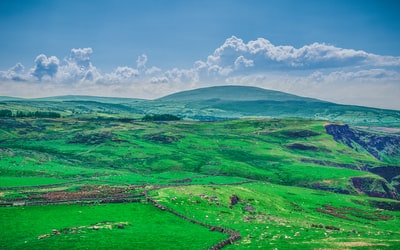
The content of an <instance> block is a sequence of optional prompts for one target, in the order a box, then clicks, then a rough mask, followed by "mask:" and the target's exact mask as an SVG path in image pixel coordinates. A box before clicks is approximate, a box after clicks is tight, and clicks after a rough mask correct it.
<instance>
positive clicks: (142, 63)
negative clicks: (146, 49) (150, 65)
mask: <svg viewBox="0 0 400 250" xmlns="http://www.w3.org/2000/svg"><path fill="white" fill-rule="evenodd" d="M146 64H147V56H146V55H145V54H143V55H140V56H139V57H138V59H137V60H136V66H137V68H138V69H145V68H146Z"/></svg>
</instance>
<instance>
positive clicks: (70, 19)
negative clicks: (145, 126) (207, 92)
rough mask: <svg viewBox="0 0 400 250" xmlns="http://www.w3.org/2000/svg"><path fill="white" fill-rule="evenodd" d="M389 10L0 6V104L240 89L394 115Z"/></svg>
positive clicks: (394, 19) (314, 1)
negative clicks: (1, 100) (8, 99)
mask: <svg viewBox="0 0 400 250" xmlns="http://www.w3.org/2000/svg"><path fill="white" fill-rule="evenodd" d="M398 13H400V2H398V1H396V0H307V1H305V0H202V1H200V0H198V1H194V0H192V1H191V0H185V1H184V0H182V1H181V0H169V1H163V0H146V1H136V0H113V1H111V0H110V1H106V0H71V1H65V0H0V30H1V39H0V96H16V97H44V96H57V95H70V94H74V95H97V96H120V97H134V98H146V99H153V98H157V97H161V96H164V95H166V94H170V93H173V92H177V91H181V90H188V89H194V88H199V87H207V86H215V85H248V86H258V87H262V88H266V89H273V90H279V91H284V92H288V93H292V94H297V95H301V96H307V97H314V98H319V99H323V100H327V101H333V102H337V103H344V104H355V105H363V106H371V107H380V108H389V109H399V110H400V98H399V97H400V42H399V41H400V15H398Z"/></svg>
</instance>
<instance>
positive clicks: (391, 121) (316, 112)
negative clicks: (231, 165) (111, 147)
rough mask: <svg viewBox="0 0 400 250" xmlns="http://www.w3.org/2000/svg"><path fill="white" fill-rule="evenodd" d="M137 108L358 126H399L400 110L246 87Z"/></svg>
mask: <svg viewBox="0 0 400 250" xmlns="http://www.w3.org/2000/svg"><path fill="white" fill-rule="evenodd" d="M136 105H139V106H138V107H140V108H141V109H142V110H144V111H145V112H150V113H171V114H174V115H178V116H181V117H183V118H187V119H192V120H224V119H236V118H241V117H300V118H311V119H323V120H330V121H342V122H345V123H351V124H357V125H373V126H380V125H383V126H400V111H396V110H384V109H376V108H368V107H361V106H351V105H340V104H336V103H331V102H326V101H321V100H317V99H312V98H305V97H300V96H296V95H291V94H287V93H283V92H279V91H272V90H266V89H262V88H256V87H247V86H219V87H209V88H201V89H195V90H189V91H183V92H179V93H175V94H172V95H168V96H166V97H163V98H160V99H157V100H154V101H149V102H144V103H139V104H136Z"/></svg>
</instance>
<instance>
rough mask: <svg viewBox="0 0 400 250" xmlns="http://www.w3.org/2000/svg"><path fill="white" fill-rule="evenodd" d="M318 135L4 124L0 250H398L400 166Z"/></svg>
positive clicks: (168, 126)
mask: <svg viewBox="0 0 400 250" xmlns="http://www.w3.org/2000/svg"><path fill="white" fill-rule="evenodd" d="M92 104H93V105H94V103H92ZM110 108H121V107H119V106H118V105H116V106H115V105H114V106H112V107H111V106H110ZM117 118H118V119H117ZM326 124H327V123H326V121H320V120H310V119H299V118H285V119H272V118H270V119H266V118H264V119H258V118H257V119H256V118H251V119H240V120H230V121H218V122H194V121H176V122H143V121H140V120H132V119H120V117H119V116H117V117H114V118H112V114H110V117H107V118H105V117H100V118H96V117H94V116H93V115H90V114H88V116H87V117H86V116H79V117H73V116H71V117H66V118H59V119H43V118H17V119H14V118H9V119H1V120H0V205H1V206H0V229H1V233H0V248H1V249H27V248H29V249H99V248H100V249H110V248H116V249H209V248H211V247H212V246H213V245H215V244H217V243H218V242H221V241H223V240H224V239H227V238H228V236H229V235H228V234H226V233H221V232H218V231H217V230H210V228H209V227H207V226H204V225H211V226H216V227H221V228H226V229H231V230H235V231H237V232H238V233H239V234H240V235H241V237H242V238H241V239H240V240H238V241H235V242H233V244H232V245H228V246H226V248H227V249H244V248H246V249H258V248H260V249H274V248H278V249H295V248H297V249H298V248H301V249H326V248H328V249H332V248H334V249H349V248H360V249H398V248H400V241H399V240H398V239H399V238H400V235H399V234H400V227H399V219H398V218H399V216H400V203H399V202H398V201H397V200H396V199H395V198H396V197H395V196H394V194H397V193H396V192H397V191H396V178H395V177H396V176H395V173H396V166H393V164H392V163H396V162H400V161H399V158H398V155H396V154H394V153H393V154H391V155H390V154H388V155H386V156H385V157H386V158H383V159H381V160H379V159H377V158H376V157H374V156H373V155H371V154H370V153H369V152H367V151H366V150H362V148H360V147H358V148H357V147H354V148H351V147H349V146H346V145H345V144H343V143H340V142H338V141H335V140H334V139H333V138H332V136H331V135H329V134H327V132H326V130H325V125H326ZM379 133H382V134H384V133H383V132H379ZM377 167H380V168H384V167H390V169H391V171H393V173H394V175H393V176H392V177H393V178H392V179H393V180H391V179H389V178H387V176H385V178H386V179H385V178H384V177H382V176H378V175H376V174H373V173H371V172H370V171H369V170H371V169H373V168H377ZM323 190H325V191H323ZM146 192H147V193H148V195H149V197H150V198H151V199H154V200H155V201H156V202H159V204H161V205H162V206H164V208H167V209H164V210H163V209H161V208H160V207H158V208H157V207H155V206H153V205H152V203H151V202H150V201H149V200H146V198H145V196H144V193H146ZM234 195H235V196H237V198H238V200H237V201H236V202H232V198H231V197H233V196H234ZM379 197H383V198H379ZM385 198H392V199H385ZM133 201H134V202H133ZM113 202H114V203H115V204H114V203H113ZM232 203H235V204H232ZM33 204H36V205H33ZM46 204H47V205H46ZM20 205H26V206H20ZM188 220H193V222H196V223H198V224H195V223H191V222H189V221H188ZM202 223H203V224H204V225H203V226H201V225H199V224H202ZM94 228H95V229H94ZM39 238H40V239H39Z"/></svg>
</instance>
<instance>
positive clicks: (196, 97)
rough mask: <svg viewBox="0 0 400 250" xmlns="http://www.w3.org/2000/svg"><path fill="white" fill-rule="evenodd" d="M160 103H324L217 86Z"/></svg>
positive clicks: (265, 90)
mask: <svg viewBox="0 0 400 250" xmlns="http://www.w3.org/2000/svg"><path fill="white" fill-rule="evenodd" d="M158 100H159V101H178V102H181V101H185V102H192V101H207V100H223V101H261V100H262V101H279V102H286V101H304V102H322V101H320V100H317V99H312V98H305V97H300V96H296V95H292V94H287V93H284V92H280V91H274V90H267V89H262V88H258V87H247V86H246V87H245V86H234V85H232V86H229V85H228V86H216V87H208V88H200V89H194V90H188V91H182V92H178V93H175V94H171V95H168V96H165V97H162V98H160V99H158Z"/></svg>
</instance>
